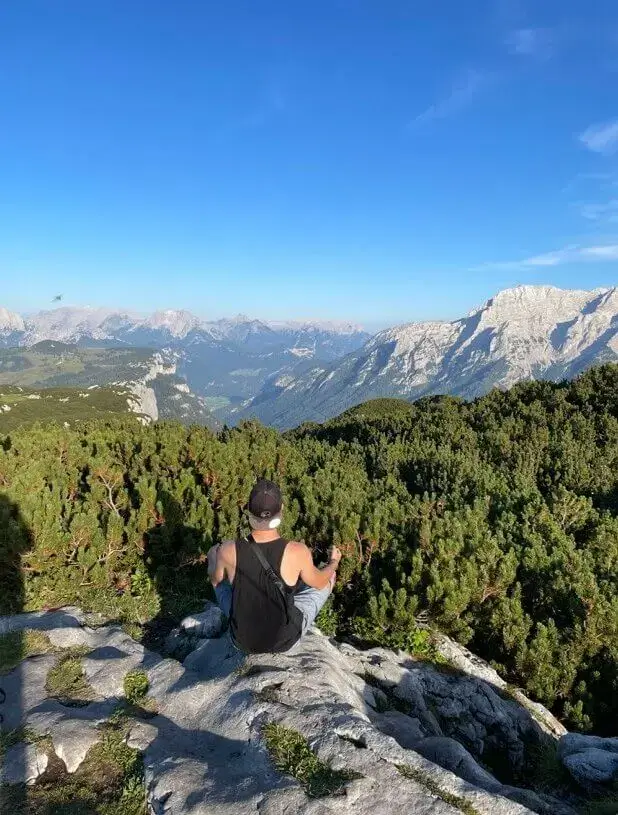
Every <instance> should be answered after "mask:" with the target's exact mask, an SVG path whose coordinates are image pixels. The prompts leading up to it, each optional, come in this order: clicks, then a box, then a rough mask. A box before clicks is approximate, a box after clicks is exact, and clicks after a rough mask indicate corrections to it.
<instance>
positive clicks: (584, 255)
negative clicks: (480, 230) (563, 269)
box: [469, 244, 618, 272]
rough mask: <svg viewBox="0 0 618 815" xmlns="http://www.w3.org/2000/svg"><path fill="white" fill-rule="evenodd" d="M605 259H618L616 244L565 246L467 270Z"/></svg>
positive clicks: (499, 268) (505, 268)
mask: <svg viewBox="0 0 618 815" xmlns="http://www.w3.org/2000/svg"><path fill="white" fill-rule="evenodd" d="M607 260H618V244H607V245H604V246H566V247H564V248H563V249H556V250H555V251H553V252H545V253H544V254H541V255H534V256H533V257H529V258H524V259H523V260H508V261H499V262H496V263H483V264H481V265H480V266H473V267H472V268H471V269H469V271H471V272H480V271H490V270H495V271H523V270H525V269H536V268H543V267H546V266H562V265H564V264H567V263H596V262H602V261H607Z"/></svg>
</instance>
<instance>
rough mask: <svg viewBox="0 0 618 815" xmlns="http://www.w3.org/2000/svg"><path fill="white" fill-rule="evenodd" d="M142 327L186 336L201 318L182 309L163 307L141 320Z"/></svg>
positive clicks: (199, 322) (196, 326) (199, 323)
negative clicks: (163, 308) (161, 309)
mask: <svg viewBox="0 0 618 815" xmlns="http://www.w3.org/2000/svg"><path fill="white" fill-rule="evenodd" d="M143 325H144V327H146V328H152V329H159V330H164V331H167V332H168V333H169V334H171V336H172V337H186V336H187V334H188V333H189V332H190V331H192V330H193V329H195V328H199V326H200V325H201V320H200V319H199V318H198V317H196V316H195V315H194V314H191V312H190V311H185V310H184V309H178V310H177V309H165V310H163V311H155V312H154V314H151V315H150V317H147V318H146V319H145V320H144V322H143Z"/></svg>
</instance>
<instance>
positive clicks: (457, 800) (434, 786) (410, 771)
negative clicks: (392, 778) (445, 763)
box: [395, 764, 480, 815]
mask: <svg viewBox="0 0 618 815" xmlns="http://www.w3.org/2000/svg"><path fill="white" fill-rule="evenodd" d="M395 766H396V769H397V771H398V772H399V773H400V774H401V775H403V777H404V778H409V779H410V780H411V781H416V783H417V784H420V785H421V786H422V787H425V789H427V790H429V792H431V793H432V795H435V796H436V797H437V798H440V799H441V800H442V801H444V802H445V803H446V804H450V805H451V806H453V807H455V808H456V809H458V810H459V811H460V812H463V813H464V815H480V813H479V811H478V809H475V808H474V807H473V806H472V804H471V803H470V802H469V801H466V799H465V798H462V797H461V796H459V795H454V794H453V793H451V792H447V791H446V790H443V789H442V788H441V787H440V785H439V784H438V783H437V782H436V781H435V780H434V779H433V778H432V777H431V776H430V775H429V774H428V773H425V772H423V771H422V770H418V769H416V768H415V767H410V765H409V764H397V765H395Z"/></svg>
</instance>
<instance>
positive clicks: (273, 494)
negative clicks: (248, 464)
mask: <svg viewBox="0 0 618 815" xmlns="http://www.w3.org/2000/svg"><path fill="white" fill-rule="evenodd" d="M282 505H283V500H282V498H281V490H280V489H279V487H278V486H277V485H276V484H273V482H272V481H267V480H266V479H265V478H261V479H260V480H259V481H258V482H257V484H256V485H255V487H254V488H253V489H252V490H251V495H250V496H249V503H248V504H247V509H248V511H249V512H250V513H251V515H253V516H255V517H256V518H261V519H262V520H267V519H268V518H273V517H274V516H275V515H278V514H279V513H280V512H281V507H282Z"/></svg>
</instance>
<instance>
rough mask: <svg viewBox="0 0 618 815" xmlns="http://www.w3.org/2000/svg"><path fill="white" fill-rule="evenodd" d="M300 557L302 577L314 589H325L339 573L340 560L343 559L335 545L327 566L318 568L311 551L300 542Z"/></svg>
mask: <svg viewBox="0 0 618 815" xmlns="http://www.w3.org/2000/svg"><path fill="white" fill-rule="evenodd" d="M298 547H299V554H298V556H299V559H300V564H301V568H300V579H301V580H302V581H303V583H305V585H307V586H310V587H311V588H312V589H318V590H321V589H325V588H326V586H328V584H329V583H330V581H331V580H332V579H333V578H334V577H335V575H336V574H337V569H338V568H339V561H340V560H341V552H340V551H339V549H337V547H336V546H333V548H332V550H331V553H330V561H329V562H328V563H327V564H326V566H322V567H321V568H320V569H317V568H316V567H315V566H314V565H313V556H312V554H311V551H310V550H309V549H308V548H307V547H306V546H305V545H304V544H303V543H301V544H298Z"/></svg>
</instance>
